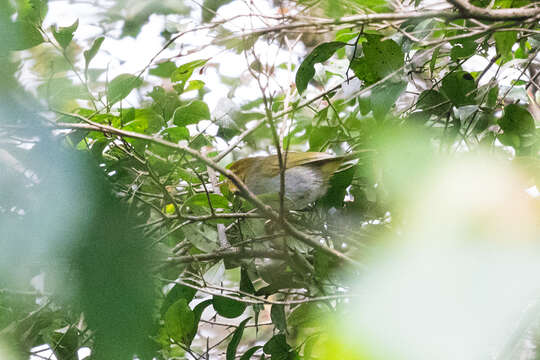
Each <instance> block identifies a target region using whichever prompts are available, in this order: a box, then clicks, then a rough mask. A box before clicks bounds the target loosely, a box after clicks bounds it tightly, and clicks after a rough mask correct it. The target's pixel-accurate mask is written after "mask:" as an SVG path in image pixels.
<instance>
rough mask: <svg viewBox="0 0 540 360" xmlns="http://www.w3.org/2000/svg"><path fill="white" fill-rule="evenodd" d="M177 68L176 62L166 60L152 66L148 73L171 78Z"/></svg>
mask: <svg viewBox="0 0 540 360" xmlns="http://www.w3.org/2000/svg"><path fill="white" fill-rule="evenodd" d="M175 70H176V64H175V63H174V62H172V61H164V62H162V63H159V64H157V65H156V66H155V67H153V68H151V69H150V70H149V71H148V73H149V74H150V75H154V76H159V77H162V78H170V77H171V75H172V73H173V72H174V71H175Z"/></svg>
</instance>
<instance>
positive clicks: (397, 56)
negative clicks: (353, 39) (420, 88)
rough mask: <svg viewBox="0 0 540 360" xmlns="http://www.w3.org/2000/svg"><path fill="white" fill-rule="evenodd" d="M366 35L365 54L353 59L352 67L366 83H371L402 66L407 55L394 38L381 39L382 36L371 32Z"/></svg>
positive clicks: (363, 44) (363, 48)
mask: <svg viewBox="0 0 540 360" xmlns="http://www.w3.org/2000/svg"><path fill="white" fill-rule="evenodd" d="M365 37H366V39H367V42H362V50H363V56H362V57H360V58H357V59H353V60H352V61H351V69H352V70H353V71H354V73H355V75H356V76H357V77H358V78H359V79H360V80H363V81H364V82H365V84H366V85H371V84H373V83H375V82H377V81H378V80H380V79H382V78H384V77H385V76H387V75H389V74H391V73H393V72H394V71H396V70H398V69H399V68H400V67H402V66H403V65H404V63H405V61H404V56H405V55H404V54H403V51H402V50H401V48H400V46H399V45H398V44H397V43H396V42H395V41H393V40H390V39H388V40H384V41H381V39H382V38H383V37H382V36H378V35H370V34H366V35H365Z"/></svg>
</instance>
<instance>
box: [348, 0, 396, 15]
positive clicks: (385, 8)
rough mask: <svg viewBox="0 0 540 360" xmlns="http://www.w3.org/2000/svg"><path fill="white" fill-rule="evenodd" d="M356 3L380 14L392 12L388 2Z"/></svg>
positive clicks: (368, 1)
mask: <svg viewBox="0 0 540 360" xmlns="http://www.w3.org/2000/svg"><path fill="white" fill-rule="evenodd" d="M354 2H355V3H356V4H357V5H358V6H361V7H362V8H367V9H369V10H372V11H375V12H379V13H380V12H389V11H392V8H391V7H390V6H389V4H388V1H387V0H354Z"/></svg>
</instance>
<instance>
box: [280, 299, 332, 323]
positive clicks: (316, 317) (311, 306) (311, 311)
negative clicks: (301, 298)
mask: <svg viewBox="0 0 540 360" xmlns="http://www.w3.org/2000/svg"><path fill="white" fill-rule="evenodd" d="M328 315H329V311H328V310H327V309H326V308H324V307H323V306H322V305H321V304H320V303H305V304H301V305H299V306H298V307H296V308H295V309H294V310H293V311H292V312H291V314H290V315H289V317H288V318H287V322H288V323H289V325H290V326H292V327H299V326H300V327H317V326H320V324H321V321H324V318H325V317H326V316H328Z"/></svg>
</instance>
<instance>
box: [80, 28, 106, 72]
mask: <svg viewBox="0 0 540 360" xmlns="http://www.w3.org/2000/svg"><path fill="white" fill-rule="evenodd" d="M103 40H105V38H104V37H103V36H100V37H98V38H97V39H96V40H94V42H93V43H92V46H90V49H88V50H85V51H84V53H83V55H84V68H85V69H86V70H88V67H89V66H90V62H91V61H92V59H93V58H94V57H95V56H96V55H97V52H98V51H99V48H100V47H101V44H103Z"/></svg>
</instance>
